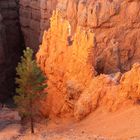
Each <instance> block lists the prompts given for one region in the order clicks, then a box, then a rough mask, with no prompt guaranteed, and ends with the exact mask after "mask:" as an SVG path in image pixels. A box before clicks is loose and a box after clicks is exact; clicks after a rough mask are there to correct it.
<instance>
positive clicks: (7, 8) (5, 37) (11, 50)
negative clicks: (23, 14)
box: [0, 0, 22, 99]
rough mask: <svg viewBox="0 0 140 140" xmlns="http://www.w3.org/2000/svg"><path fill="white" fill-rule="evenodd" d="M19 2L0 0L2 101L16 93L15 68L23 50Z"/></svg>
mask: <svg viewBox="0 0 140 140" xmlns="http://www.w3.org/2000/svg"><path fill="white" fill-rule="evenodd" d="M18 19H19V17H18V3H17V0H10V1H9V0H0V99H1V98H3V97H6V96H7V95H10V94H12V92H14V76H15V67H16V65H17V62H18V61H19V56H20V55H21V49H22V38H21V32H20V26H19V20H18Z"/></svg>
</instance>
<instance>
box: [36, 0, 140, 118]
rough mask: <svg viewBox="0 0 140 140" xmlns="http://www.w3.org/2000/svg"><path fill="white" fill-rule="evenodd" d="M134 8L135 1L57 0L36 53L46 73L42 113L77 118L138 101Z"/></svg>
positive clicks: (139, 59)
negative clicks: (45, 91)
mask: <svg viewBox="0 0 140 140" xmlns="http://www.w3.org/2000/svg"><path fill="white" fill-rule="evenodd" d="M139 7H140V1H138V0H131V1H130V0H113V1H112V0H104V1H102V0H98V1H92V0H87V1H86V0H79V1H78V0H77V1H75V0H59V1H58V4H57V7H56V9H57V10H56V11H55V12H54V13H53V16H52V18H51V25H50V29H49V30H48V31H45V32H44V36H43V42H42V45H40V49H39V51H38V53H37V62H38V64H39V65H40V67H41V68H42V70H43V71H44V72H45V74H46V75H47V77H48V89H47V92H48V97H47V99H46V101H43V102H42V111H43V113H44V114H45V113H46V114H50V115H55V116H61V115H63V117H64V114H71V115H74V116H75V118H77V119H82V118H83V117H84V116H86V115H87V114H89V113H90V112H92V111H94V110H95V109H96V108H98V107H99V106H102V107H105V108H106V109H108V110H112V111H114V110H116V109H118V108H119V107H121V106H123V105H127V104H128V103H131V104H133V103H134V102H135V103H137V101H139V99H140V96H139V86H140V85H139V72H140V64H139V62H140V56H139V52H140V51H139V44H140V42H139V35H140V34H139V30H140V27H139V26H140V20H139V19H140V18H139V17H140V12H139V10H140V8H139ZM132 66H133V67H132ZM131 68H132V69H131ZM127 71H128V72H127Z"/></svg>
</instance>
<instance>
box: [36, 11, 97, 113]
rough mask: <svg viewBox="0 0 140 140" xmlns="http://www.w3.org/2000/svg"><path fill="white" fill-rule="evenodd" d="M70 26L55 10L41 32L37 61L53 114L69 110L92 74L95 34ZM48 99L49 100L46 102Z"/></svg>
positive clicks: (93, 73) (93, 72)
mask: <svg viewBox="0 0 140 140" xmlns="http://www.w3.org/2000/svg"><path fill="white" fill-rule="evenodd" d="M70 28H71V26H70V24H69V22H68V21H67V20H65V19H63V18H62V17H61V15H60V14H59V12H58V11H56V12H54V13H53V16H52V18H51V28H50V29H49V30H48V32H45V33H44V37H43V43H42V45H41V46H40V50H39V52H38V53H37V61H38V63H39V64H40V66H41V68H42V69H43V71H44V72H45V73H46V75H47V77H48V104H49V105H50V108H51V112H52V113H53V114H60V113H62V112H66V111H68V112H71V110H73V108H74V104H75V102H76V101H77V99H78V98H79V95H80V94H81V92H82V91H83V90H84V89H85V88H86V87H87V85H88V84H89V82H90V80H91V79H92V78H93V77H94V75H95V71H94V66H93V65H94V61H93V57H94V34H93V33H91V32H89V31H85V30H82V29H81V28H80V27H79V28H77V31H76V33H75V36H74V37H73V39H72V38H71V36H70V34H71V29H70ZM49 102H50V103H49Z"/></svg>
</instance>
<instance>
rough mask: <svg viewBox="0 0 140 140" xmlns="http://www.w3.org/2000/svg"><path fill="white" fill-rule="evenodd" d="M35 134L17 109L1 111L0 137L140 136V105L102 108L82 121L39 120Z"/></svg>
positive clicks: (81, 139)
mask: <svg viewBox="0 0 140 140" xmlns="http://www.w3.org/2000/svg"><path fill="white" fill-rule="evenodd" d="M35 132H36V133H35V134H34V135H31V134H30V131H29V130H26V131H23V128H22V127H21V125H20V121H19V118H18V117H17V114H16V112H14V111H11V110H9V111H5V112H4V111H0V140H129V139H130V140H140V106H139V105H136V106H129V107H126V108H123V109H121V110H118V111H116V112H112V113H111V112H110V113H109V112H107V111H105V110H104V109H101V108H100V109H98V110H97V111H95V112H93V113H92V114H90V115H89V116H88V117H87V118H85V119H84V120H82V121H79V122H77V121H75V120H72V119H71V120H69V121H68V120H66V119H65V120H63V121H62V120H60V119H56V120H55V121H48V122H47V123H44V124H37V125H36V129H35Z"/></svg>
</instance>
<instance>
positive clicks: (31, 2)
mask: <svg viewBox="0 0 140 140" xmlns="http://www.w3.org/2000/svg"><path fill="white" fill-rule="evenodd" d="M19 4H20V13H19V14H20V23H21V29H22V32H23V34H24V40H25V45H26V47H31V48H32V49H34V50H35V51H37V50H38V46H39V44H40V43H41V41H42V35H43V32H44V30H47V29H48V28H49V19H50V17H51V15H52V11H53V10H54V9H55V8H56V4H57V0H20V2H19Z"/></svg>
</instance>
